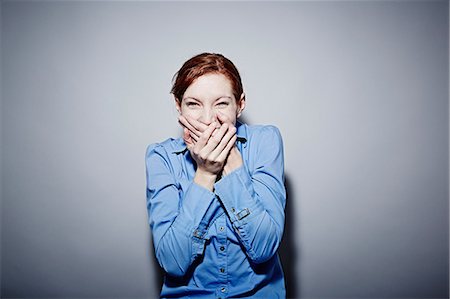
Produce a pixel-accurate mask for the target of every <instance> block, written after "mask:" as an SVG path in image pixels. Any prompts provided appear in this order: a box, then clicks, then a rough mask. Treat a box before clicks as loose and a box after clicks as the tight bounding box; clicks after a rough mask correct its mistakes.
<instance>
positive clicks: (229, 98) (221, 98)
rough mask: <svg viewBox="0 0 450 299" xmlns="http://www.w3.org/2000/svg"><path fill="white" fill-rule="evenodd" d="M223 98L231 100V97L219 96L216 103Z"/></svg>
mask: <svg viewBox="0 0 450 299" xmlns="http://www.w3.org/2000/svg"><path fill="white" fill-rule="evenodd" d="M223 98H227V99H230V100H231V97H230V96H221V97H218V98H217V99H216V101H218V100H220V99H223Z"/></svg>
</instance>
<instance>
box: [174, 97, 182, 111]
mask: <svg viewBox="0 0 450 299" xmlns="http://www.w3.org/2000/svg"><path fill="white" fill-rule="evenodd" d="M173 99H174V101H175V108H177V111H178V113H179V114H181V101H180V100H178V99H177V98H176V97H175V96H174V97H173Z"/></svg>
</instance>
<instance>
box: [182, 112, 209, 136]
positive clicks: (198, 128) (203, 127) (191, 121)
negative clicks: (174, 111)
mask: <svg viewBox="0 0 450 299" xmlns="http://www.w3.org/2000/svg"><path fill="white" fill-rule="evenodd" d="M185 118H186V120H187V121H188V122H189V124H191V126H192V127H193V128H194V129H195V130H196V131H197V132H198V133H203V132H204V131H205V130H206V128H208V125H207V124H204V123H202V122H201V121H198V120H196V119H195V118H192V117H190V116H185Z"/></svg>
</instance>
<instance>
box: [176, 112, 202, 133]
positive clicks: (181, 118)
mask: <svg viewBox="0 0 450 299" xmlns="http://www.w3.org/2000/svg"><path fill="white" fill-rule="evenodd" d="M178 123H179V124H180V125H181V126H182V127H183V128H186V129H188V130H189V131H191V132H192V135H195V136H196V137H197V138H198V137H200V135H201V133H198V132H197V130H195V128H194V127H192V125H191V124H190V123H189V122H188V121H187V120H186V118H185V117H184V116H182V115H180V116H179V117H178Z"/></svg>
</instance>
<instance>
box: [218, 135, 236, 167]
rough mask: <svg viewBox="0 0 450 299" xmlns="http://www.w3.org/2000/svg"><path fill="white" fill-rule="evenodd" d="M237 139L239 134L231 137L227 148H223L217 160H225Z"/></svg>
mask: <svg viewBox="0 0 450 299" xmlns="http://www.w3.org/2000/svg"><path fill="white" fill-rule="evenodd" d="M236 140H237V136H236V135H233V137H231V139H230V140H229V141H228V143H227V145H226V146H225V148H224V149H223V150H222V152H221V153H220V154H219V156H218V157H217V158H216V161H220V162H222V161H225V159H226V158H227V157H228V154H229V153H230V151H231V149H232V148H233V146H234V145H235V143H236Z"/></svg>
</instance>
